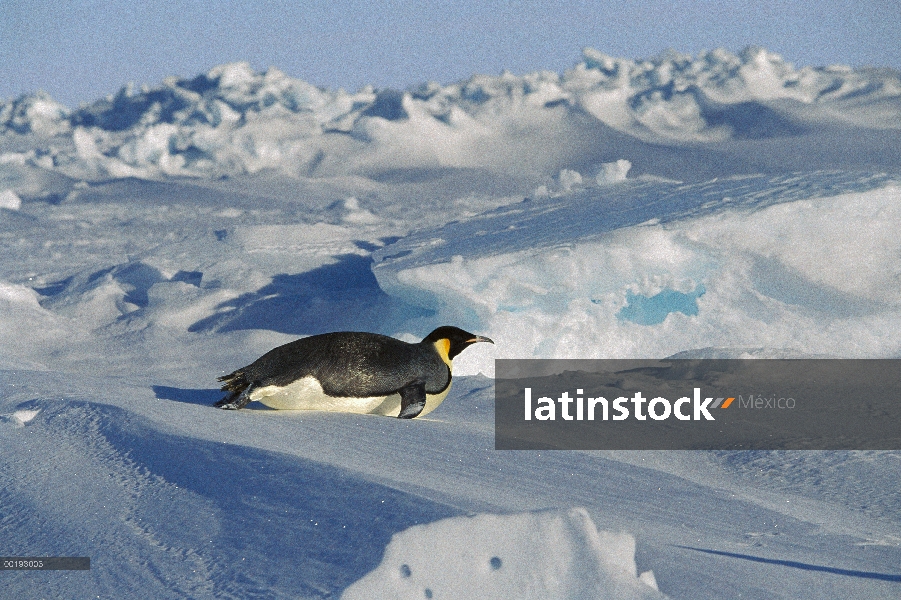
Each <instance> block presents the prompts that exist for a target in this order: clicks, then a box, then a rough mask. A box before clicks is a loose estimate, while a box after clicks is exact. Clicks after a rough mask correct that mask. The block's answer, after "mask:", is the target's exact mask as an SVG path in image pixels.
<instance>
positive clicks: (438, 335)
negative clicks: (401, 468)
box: [214, 326, 494, 419]
mask: <svg viewBox="0 0 901 600" xmlns="http://www.w3.org/2000/svg"><path fill="white" fill-rule="evenodd" d="M478 342H488V343H491V344H493V343H494V342H493V341H492V340H491V339H489V338H487V337H483V336H480V335H475V334H472V333H469V332H467V331H463V330H462V329H459V328H457V327H450V326H444V327H439V328H438V329H436V330H435V331H433V332H432V333H430V334H428V335H427V336H425V338H424V339H423V340H422V341H421V342H419V343H415V344H410V343H407V342H403V341H401V340H398V339H395V338H392V337H388V336H385V335H379V334H377V333H364V332H357V331H339V332H334V333H323V334H320V335H314V336H310V337H306V338H302V339H299V340H295V341H293V342H289V343H287V344H285V345H283V346H279V347H278V348H275V349H273V350H270V351H269V352H267V353H266V354H264V355H263V356H261V357H260V358H258V359H257V360H255V361H254V362H253V363H251V364H250V365H248V366H246V367H243V368H240V369H238V370H237V371H235V372H233V373H230V374H229V375H224V376H222V377H219V379H218V380H219V381H221V382H223V386H222V391H223V392H228V395H226V396H225V397H224V398H222V400H220V401H219V402H217V403H216V404H215V405H214V406H216V407H218V408H223V409H226V410H238V409H240V408H244V407H245V406H247V404H248V403H250V402H253V401H259V402H261V403H262V404H265V405H266V406H269V407H271V408H277V409H293V410H304V409H305V410H327V411H337V412H352V413H370V414H378V415H386V416H396V417H398V418H400V419H412V418H414V417H418V416H420V415H426V414H428V413H430V412H432V411H433V410H435V408H436V407H437V406H438V405H439V404H441V402H442V401H443V400H444V399H445V398H446V397H447V393H448V392H449V391H450V387H451V368H452V361H453V359H454V357H455V356H457V355H458V354H460V353H461V352H462V351H463V350H465V349H466V348H467V347H469V345H470V344H475V343H478Z"/></svg>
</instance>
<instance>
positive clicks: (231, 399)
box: [213, 383, 419, 414]
mask: <svg viewBox="0 0 901 600" xmlns="http://www.w3.org/2000/svg"><path fill="white" fill-rule="evenodd" d="M254 388H256V385H255V384H253V383H251V384H250V385H248V386H247V387H246V388H244V389H243V390H241V392H240V393H239V392H232V393H230V394H229V395H227V396H225V397H224V398H223V399H222V400H220V401H219V402H217V403H216V404H214V405H213V406H215V407H216V408H221V409H223V410H240V409H242V408H244V407H245V406H247V405H248V404H250V392H252V391H253V390H254ZM417 414H419V413H417Z"/></svg>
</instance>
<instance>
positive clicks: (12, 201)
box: [0, 190, 22, 210]
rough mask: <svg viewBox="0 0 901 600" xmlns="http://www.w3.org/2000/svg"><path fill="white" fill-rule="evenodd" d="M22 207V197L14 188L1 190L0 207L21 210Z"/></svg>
mask: <svg viewBox="0 0 901 600" xmlns="http://www.w3.org/2000/svg"><path fill="white" fill-rule="evenodd" d="M21 207H22V199H21V198H19V195H18V194H16V193H15V192H14V191H12V190H3V191H0V208H5V209H7V210H19V209H20V208H21Z"/></svg>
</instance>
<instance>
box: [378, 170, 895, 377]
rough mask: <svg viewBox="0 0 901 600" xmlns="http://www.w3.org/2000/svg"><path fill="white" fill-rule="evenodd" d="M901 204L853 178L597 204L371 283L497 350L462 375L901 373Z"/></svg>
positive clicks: (475, 357) (466, 243)
mask: <svg viewBox="0 0 901 600" xmlns="http://www.w3.org/2000/svg"><path fill="white" fill-rule="evenodd" d="M827 182H828V183H827ZM777 188H779V189H782V190H783V193H782V194H781V196H780V195H772V194H771V193H770V192H765V191H763V190H767V189H769V190H773V189H777ZM789 189H790V191H788V190H789ZM855 190H866V191H855ZM843 191H846V192H847V193H842V192H843ZM824 195H825V197H824ZM640 197H643V198H644V200H637V199H638V198H640ZM899 201H901V188H899V187H898V183H897V181H896V180H892V179H891V178H885V177H876V178H871V177H869V176H865V175H860V176H857V177H856V178H855V177H854V176H851V177H849V176H847V175H845V174H841V175H840V174H832V175H829V174H817V175H808V176H800V175H799V176H793V177H788V178H784V179H781V178H780V179H779V180H776V179H767V178H760V179H754V178H735V179H731V180H723V181H717V182H710V183H706V184H700V185H687V186H686V185H676V184H667V183H652V184H643V185H638V186H635V187H632V188H630V189H628V191H621V192H613V191H610V190H606V189H605V188H594V189H590V188H589V189H585V190H582V191H580V192H579V193H574V194H571V195H569V196H558V197H555V198H536V199H534V200H530V201H528V202H523V203H520V204H518V205H514V206H510V207H507V208H505V209H500V210H497V211H494V212H493V213H486V214H484V215H479V216H477V217H474V218H472V219H470V220H464V221H461V222H458V223H454V224H451V225H448V226H445V227H444V228H441V229H438V230H434V231H421V232H418V233H417V234H415V235H413V236H409V237H407V238H405V239H404V240H402V241H400V242H398V243H396V244H394V245H392V246H389V247H386V248H384V249H381V250H379V251H377V252H376V253H375V255H374V256H375V260H376V264H375V266H374V272H375V273H376V276H377V277H378V279H379V283H380V285H381V286H382V287H383V288H384V289H385V290H387V291H389V293H391V294H392V295H394V296H397V297H402V298H404V299H406V300H407V301H409V302H411V303H414V304H418V305H419V306H422V307H423V308H427V309H430V310H433V311H436V312H437V313H438V314H439V315H441V317H443V318H444V319H445V320H450V321H455V322H462V323H465V324H466V326H468V327H470V328H471V329H472V330H484V331H488V332H491V335H494V336H497V337H498V338H499V339H501V340H502V341H501V342H500V343H499V344H498V346H497V349H496V350H494V351H493V352H492V353H491V354H487V353H485V352H484V351H482V352H480V353H476V352H473V353H469V354H467V355H466V356H461V360H460V365H459V366H458V367H457V368H458V369H459V370H458V372H461V371H462V372H463V373H478V372H482V373H485V374H489V375H490V374H491V373H492V372H493V371H492V370H491V368H492V366H491V365H492V363H491V360H492V359H493V358H510V357H524V356H530V357H536V358H551V357H557V358H559V357H573V358H575V357H585V358H587V357H594V358H612V357H664V356H669V355H671V354H675V353H677V352H681V351H685V350H688V349H690V348H703V347H709V346H735V345H739V346H749V347H759V346H764V347H773V348H791V349H794V350H799V351H806V352H813V353H819V354H829V355H832V356H840V357H851V358H857V357H892V356H897V355H898V354H899V352H901V347H899V346H898V344H897V342H896V341H895V340H894V339H893V336H892V335H891V334H890V333H889V332H892V331H896V330H897V329H898V327H899V326H901V323H899V321H898V318H899V302H901V297H899V295H898V289H897V286H896V285H895V282H896V281H897V277H898V276H899V272H898V267H897V264H896V262H895V258H894V257H896V256H897V255H898V253H899V252H901V247H899V246H898V242H897V239H896V238H895V237H894V234H893V227H894V225H893V224H894V223H898V222H899V219H901V214H899V213H898V208H897V207H898V206H899ZM651 206H654V207H655V208H654V209H653V212H649V210H650V207H651ZM652 215H653V216H654V217H655V218H653V219H650V217H651V216H652ZM726 215H729V217H728V218H726ZM467 230H468V231H478V232H479V236H478V237H476V238H472V237H464V236H461V232H463V231H467ZM836 247H842V248H846V250H844V251H843V252H842V253H841V254H840V255H835V252H834V249H835V248H836ZM827 264H828V265H829V266H828V268H825V265H827ZM862 265H866V267H865V268H864V267H862ZM580 340H591V342H590V343H587V344H586V343H585V342H583V341H580ZM480 350H481V349H480Z"/></svg>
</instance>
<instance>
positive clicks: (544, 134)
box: [0, 48, 901, 180]
mask: <svg viewBox="0 0 901 600" xmlns="http://www.w3.org/2000/svg"><path fill="white" fill-rule="evenodd" d="M899 114H901V74H899V73H898V72H896V71H892V70H889V69H881V70H878V69H856V70H855V69H850V68H847V67H819V68H813V67H804V68H801V69H797V68H795V67H794V66H793V65H791V64H790V63H788V62H786V61H785V60H783V59H782V58H781V57H780V56H778V55H776V54H773V53H771V52H768V51H766V50H764V49H762V48H748V49H746V50H745V51H743V52H741V53H740V54H738V55H735V54H732V53H730V52H728V51H725V50H715V51H713V52H704V53H701V54H700V55H698V56H695V57H693V56H688V55H684V54H679V53H677V52H667V53H664V54H662V55H660V56H658V57H655V58H651V59H647V60H627V59H621V58H613V57H610V56H607V55H605V54H603V53H602V52H599V51H597V50H594V49H586V50H585V51H584V56H583V60H582V61H581V62H579V63H578V64H577V65H575V66H574V67H573V68H572V69H570V70H568V71H566V72H565V73H563V74H558V73H552V72H546V71H545V72H537V73H530V74H526V75H523V76H515V75H512V74H510V73H504V74H502V75H499V76H485V75H477V76H473V77H471V78H470V79H468V80H465V81H462V82H459V83H454V84H450V85H446V86H442V85H439V84H436V83H428V84H423V85H421V86H419V87H415V88H411V89H409V90H406V91H398V90H391V89H384V90H375V89H373V88H371V87H366V88H363V89H361V90H359V91H357V92H354V93H348V92H345V91H343V90H339V91H330V90H324V89H320V88H317V87H315V86H313V85H311V84H309V83H307V82H304V81H301V80H297V79H292V78H290V77H288V76H287V75H285V74H284V73H282V72H281V71H279V70H278V69H275V68H270V69H269V70H267V71H265V72H263V73H257V72H255V71H253V70H252V69H251V68H250V66H249V65H248V64H246V63H235V64H226V65H221V66H218V67H215V68H213V69H212V70H210V71H209V72H208V73H206V74H203V75H199V76H197V77H194V78H192V79H179V78H177V77H170V78H167V79H166V80H165V81H164V82H163V83H162V85H160V86H158V87H155V88H143V89H141V90H135V89H134V88H133V87H132V86H126V87H124V88H122V89H121V90H120V91H119V92H118V93H117V94H115V95H112V96H109V97H108V98H106V99H103V100H99V101H97V102H94V103H93V104H91V105H89V106H84V107H82V108H79V109H78V110H75V111H71V112H70V111H68V110H67V109H65V107H62V106H61V105H59V104H57V103H56V102H54V101H53V100H52V99H51V98H49V97H48V96H46V94H42V93H38V94H35V95H31V96H24V97H22V98H19V99H16V100H14V101H11V102H7V103H2V104H0V134H2V135H3V136H10V139H12V138H14V137H15V136H25V135H33V136H37V138H38V139H40V140H42V141H41V143H40V144H39V145H38V147H36V148H33V149H32V150H30V151H28V152H24V153H21V154H22V155H23V158H24V159H25V160H27V161H28V162H29V163H30V164H33V165H36V166H42V167H45V168H52V169H56V170H58V171H60V172H63V173H66V174H68V175H70V176H73V177H80V178H87V179H95V180H96V179H103V178H106V177H142V178H156V177H161V176H165V175H178V176H201V177H209V176H222V175H236V174H241V173H256V172H259V171H262V170H267V169H274V170H279V171H283V172H286V173H290V174H292V175H312V174H315V175H320V176H321V175H326V176H330V175H346V174H350V173H357V174H359V173H366V174H375V175H377V174H378V173H381V172H383V171H386V170H391V169H397V168H434V167H458V168H466V167H488V168H491V169H495V170H499V171H504V172H510V171H511V169H512V170H515V171H522V170H532V171H538V172H542V173H545V174H547V173H553V172H557V171H559V170H560V169H561V168H571V167H572V166H574V165H573V163H577V162H579V161H586V160H587V162H588V163H591V164H600V163H602V162H609V160H610V159H611V158H616V157H615V156H614V157H611V156H609V151H610V148H612V147H613V146H614V145H616V146H619V147H620V148H621V150H620V153H621V154H622V153H623V152H622V149H625V150H627V151H628V153H629V154H632V155H639V154H640V153H641V152H640V150H642V144H639V143H638V141H639V140H640V141H641V142H643V143H650V144H667V145H679V146H682V145H684V144H685V143H692V144H696V143H703V144H708V143H711V144H713V143H721V142H725V141H729V140H759V139H761V138H773V137H776V138H788V137H793V136H799V135H802V134H805V133H808V132H809V131H811V129H812V127H813V126H814V125H822V124H824V123H829V124H831V125H835V124H843V125H845V126H853V127H856V128H861V129H866V130H870V131H876V132H880V131H882V132H884V131H887V130H895V131H897V130H898V129H899V125H898V124H899V123H901V119H899ZM844 139H845V140H847V138H844ZM16 145H17V146H21V144H16ZM539 147H540V148H542V149H543V151H542V152H539V153H536V152H535V149H536V148H539ZM658 150H659V149H658ZM651 151H652V152H654V151H656V150H655V149H653V148H652V149H651ZM848 154H849V155H854V152H852V151H850V150H849V151H848ZM626 158H627V159H631V158H632V156H627V157H626ZM658 158H659V162H661V163H663V164H664V165H670V166H671V163H672V158H671V157H667V156H665V155H661V156H659V157H658ZM511 165H515V166H511ZM834 166H837V165H834ZM658 174H662V173H658ZM617 176H618V171H612V172H610V173H609V174H607V175H606V176H605V177H613V178H614V180H615V179H616V178H617Z"/></svg>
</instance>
